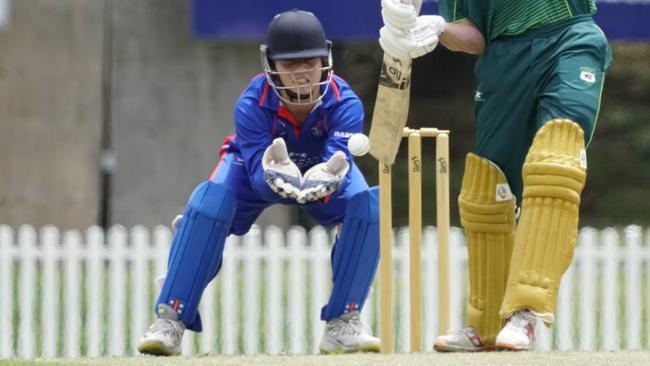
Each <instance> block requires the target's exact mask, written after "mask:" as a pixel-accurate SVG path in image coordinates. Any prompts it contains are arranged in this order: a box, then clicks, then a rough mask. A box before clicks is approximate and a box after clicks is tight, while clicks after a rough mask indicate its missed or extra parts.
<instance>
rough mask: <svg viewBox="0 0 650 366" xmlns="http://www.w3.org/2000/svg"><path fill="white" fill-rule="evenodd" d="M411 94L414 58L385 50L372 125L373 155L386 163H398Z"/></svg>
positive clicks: (371, 145) (371, 148)
mask: <svg viewBox="0 0 650 366" xmlns="http://www.w3.org/2000/svg"><path fill="white" fill-rule="evenodd" d="M410 94H411V60H408V59H407V60H400V59H397V58H394V57H392V56H390V55H388V54H386V53H384V59H383V62H382V66H381V73H380V75H379V86H378V87H377V98H376V100H375V109H374V112H373V114H372V122H371V125H370V134H369V138H370V154H371V155H372V156H374V157H375V159H377V160H379V161H381V162H382V163H384V164H387V165H391V164H393V163H394V162H395V157H396V156H397V150H398V149H399V145H400V143H401V141H402V131H403V130H404V127H405V126H406V120H407V117H408V111H409V101H410Z"/></svg>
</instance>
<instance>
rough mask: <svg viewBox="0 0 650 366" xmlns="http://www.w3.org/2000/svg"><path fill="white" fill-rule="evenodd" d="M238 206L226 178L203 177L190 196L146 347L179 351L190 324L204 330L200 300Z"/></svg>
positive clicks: (167, 352) (143, 347) (152, 350)
mask: <svg viewBox="0 0 650 366" xmlns="http://www.w3.org/2000/svg"><path fill="white" fill-rule="evenodd" d="M236 207H237V201H236V199H235V196H234V194H233V192H232V190H231V189H230V188H228V187H227V186H225V185H223V184H220V183H214V182H211V181H206V182H203V183H201V184H199V185H198V186H197V187H196V189H195V190H194V192H193V193H192V195H191V196H190V199H189V202H188V203H187V207H186V208H185V210H184V212H183V218H182V220H181V221H180V223H179V225H178V228H177V231H176V233H175V235H174V239H173V241H172V247H171V251H170V253H169V260H168V265H167V279H166V280H165V283H164V285H163V287H162V290H161V292H160V296H159V297H158V301H157V303H156V304H157V305H156V309H155V311H156V313H157V315H158V319H157V320H156V322H155V323H154V325H152V327H151V328H150V329H149V331H148V332H147V333H146V334H145V336H144V337H143V340H142V342H141V343H140V344H139V345H138V350H139V351H140V352H143V353H150V354H164V355H170V354H178V353H180V344H181V343H180V340H181V338H182V335H183V331H184V330H185V327H187V328H188V329H191V330H195V331H201V318H200V316H199V314H198V306H199V301H200V300H201V295H202V294H203V291H204V290H205V288H206V286H207V285H208V283H209V282H210V281H211V280H212V279H213V278H214V276H215V275H216V274H217V272H218V271H219V267H220V266H221V263H222V258H223V250H224V243H225V241H226V237H227V235H228V233H229V232H230V228H231V225H232V220H233V216H234V214H235V210H236ZM172 310H173V311H172Z"/></svg>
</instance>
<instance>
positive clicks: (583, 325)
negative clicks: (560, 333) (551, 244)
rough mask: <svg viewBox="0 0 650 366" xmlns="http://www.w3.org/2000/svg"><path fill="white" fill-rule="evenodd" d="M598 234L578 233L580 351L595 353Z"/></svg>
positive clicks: (584, 231)
mask: <svg viewBox="0 0 650 366" xmlns="http://www.w3.org/2000/svg"><path fill="white" fill-rule="evenodd" d="M596 239H597V236H596V232H595V230H594V229H592V228H584V229H582V230H580V232H579V233H578V240H577V241H578V244H579V247H580V248H581V254H582V258H581V262H580V274H579V282H580V286H579V288H580V313H579V314H576V315H577V317H576V318H575V320H577V321H579V322H580V328H579V329H580V350H581V351H593V350H594V349H595V347H594V346H595V341H596V289H595V284H596V271H595V268H594V267H595V266H596V264H595V263H594V261H595V255H594V249H596V248H595V247H594V242H595V241H596Z"/></svg>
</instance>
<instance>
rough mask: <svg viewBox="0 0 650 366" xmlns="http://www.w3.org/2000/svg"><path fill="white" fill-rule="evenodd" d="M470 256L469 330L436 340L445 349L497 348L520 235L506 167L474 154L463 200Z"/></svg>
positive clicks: (467, 164) (467, 170)
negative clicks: (499, 166) (500, 314)
mask: <svg viewBox="0 0 650 366" xmlns="http://www.w3.org/2000/svg"><path fill="white" fill-rule="evenodd" d="M458 205H459V207H460V219H461V224H462V225H463V227H464V229H465V237H466V240H467V249H468V255H469V303H468V305H467V324H468V326H469V328H466V329H461V330H458V331H453V332H451V333H449V334H446V335H443V336H440V337H438V339H436V341H435V344H434V349H435V350H437V351H442V352H445V351H446V352H454V351H456V352H476V351H485V350H489V349H491V348H494V342H495V338H496V335H497V333H498V332H499V330H500V329H501V327H502V323H503V321H502V320H501V319H500V318H499V308H500V307H501V303H502V301H503V295H504V293H505V288H506V283H507V281H508V269H509V267H510V256H511V253H512V246H513V243H514V238H515V233H514V231H515V198H514V196H513V194H512V193H511V191H510V187H509V186H508V183H507V180H506V177H505V175H504V174H503V172H502V171H501V169H499V168H498V167H497V166H496V165H495V164H494V163H492V162H490V161H489V160H487V159H484V158H481V157H479V156H478V155H475V154H468V155H467V159H466V161H465V173H464V175H463V182H462V186H461V193H460V197H459V199H458Z"/></svg>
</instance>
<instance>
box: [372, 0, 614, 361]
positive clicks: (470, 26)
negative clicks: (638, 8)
mask: <svg viewBox="0 0 650 366" xmlns="http://www.w3.org/2000/svg"><path fill="white" fill-rule="evenodd" d="M416 8H417V7H414V6H413V5H411V4H408V3H407V4H404V3H403V2H402V1H399V0H382V16H383V19H384V24H385V26H384V27H383V28H382V29H381V31H380V39H379V42H380V44H381V46H382V48H383V49H384V51H385V52H387V53H389V54H390V55H392V56H394V57H397V58H402V59H408V58H415V57H419V56H422V55H424V54H425V53H428V52H430V51H432V50H433V49H434V48H435V47H436V45H437V44H438V41H440V42H441V43H442V44H443V45H445V47H447V48H449V49H450V50H454V51H461V52H466V53H470V54H480V55H481V56H480V58H479V59H478V61H477V63H476V66H475V74H476V79H477V89H476V91H475V95H474V101H475V124H476V129H477V132H476V152H475V153H470V154H468V156H467V159H466V162H465V172H464V176H463V182H462V187H461V193H460V197H459V200H458V202H459V206H460V219H461V223H462V225H463V227H464V229H465V234H466V240H467V246H468V251H469V292H470V293H469V304H468V305H467V324H468V328H465V329H461V330H456V331H452V332H450V333H448V334H446V335H442V336H440V337H438V339H437V340H436V341H435V344H434V348H435V349H436V350H438V351H466V352H473V351H483V350H488V349H493V348H495V347H496V348H497V349H505V350H529V349H531V347H532V346H533V338H534V326H535V323H536V321H537V320H540V319H541V320H542V321H544V322H545V323H546V324H547V325H550V324H551V323H552V322H553V320H554V315H553V314H554V310H555V303H556V297H557V292H558V288H559V286H560V278H561V277H562V274H563V273H564V272H565V271H566V269H567V267H568V266H569V264H570V263H571V259H572V257H573V251H574V246H575V241H576V236H577V229H578V211H579V204H580V194H581V192H582V189H583V187H584V184H585V179H586V172H587V154H586V150H585V149H586V147H587V146H588V145H589V142H590V140H591V137H592V132H593V130H594V127H595V125H596V118H597V116H598V109H599V107H600V98H601V92H602V87H603V81H604V78H605V72H606V70H607V68H608V66H609V64H610V62H611V49H610V47H609V45H608V43H607V39H606V38H605V35H604V34H603V32H602V31H601V30H600V28H598V26H597V25H596V24H595V23H594V21H593V20H592V15H593V14H594V13H595V12H596V6H595V4H594V0H457V1H454V0H440V1H439V11H440V15H423V16H418V14H417V12H416V10H415V9H416ZM518 205H519V206H518ZM518 207H519V208H520V213H521V215H520V216H519V217H518V220H517V212H518Z"/></svg>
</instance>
